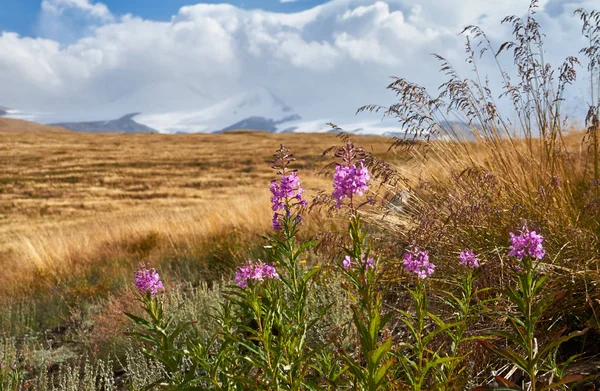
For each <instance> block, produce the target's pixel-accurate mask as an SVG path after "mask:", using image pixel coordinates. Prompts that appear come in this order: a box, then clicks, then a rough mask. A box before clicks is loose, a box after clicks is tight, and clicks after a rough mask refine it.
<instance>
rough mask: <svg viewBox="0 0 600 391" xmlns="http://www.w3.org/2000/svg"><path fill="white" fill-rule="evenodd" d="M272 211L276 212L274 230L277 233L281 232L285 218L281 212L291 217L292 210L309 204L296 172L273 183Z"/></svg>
mask: <svg viewBox="0 0 600 391" xmlns="http://www.w3.org/2000/svg"><path fill="white" fill-rule="evenodd" d="M271 194H272V196H271V204H272V205H271V209H272V210H273V211H274V212H275V213H274V214H273V221H272V222H273V229H274V230H275V231H279V230H281V221H280V217H281V216H283V215H282V214H281V213H278V212H279V211H283V212H285V215H286V216H288V217H289V216H290V214H291V211H290V208H292V207H294V206H301V207H305V206H307V205H308V203H307V202H306V201H305V200H304V198H303V197H302V194H304V189H302V188H301V187H300V178H299V177H298V174H297V173H296V172H292V173H291V174H290V175H283V176H282V177H281V179H280V180H279V183H277V181H275V180H272V181H271Z"/></svg>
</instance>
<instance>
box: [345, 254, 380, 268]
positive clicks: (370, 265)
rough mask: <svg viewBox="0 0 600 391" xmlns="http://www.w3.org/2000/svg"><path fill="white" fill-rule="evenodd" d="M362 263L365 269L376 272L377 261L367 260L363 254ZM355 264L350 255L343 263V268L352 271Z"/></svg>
mask: <svg viewBox="0 0 600 391" xmlns="http://www.w3.org/2000/svg"><path fill="white" fill-rule="evenodd" d="M360 262H361V263H362V264H363V265H364V267H365V269H372V270H375V260H374V259H373V258H367V257H366V256H365V254H362V255H361V257H360ZM354 264H355V261H353V260H352V257H350V255H346V257H345V258H344V260H343V261H342V267H343V268H344V269H346V270H348V269H351V268H352V267H353V266H354Z"/></svg>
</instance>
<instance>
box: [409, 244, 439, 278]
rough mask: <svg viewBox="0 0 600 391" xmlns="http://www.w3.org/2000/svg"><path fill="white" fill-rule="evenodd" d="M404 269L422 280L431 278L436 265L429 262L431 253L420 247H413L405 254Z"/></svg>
mask: <svg viewBox="0 0 600 391" xmlns="http://www.w3.org/2000/svg"><path fill="white" fill-rule="evenodd" d="M402 263H403V264H404V268H405V269H406V271H408V272H410V273H415V274H416V275H417V276H418V277H419V278H420V279H425V278H427V277H428V276H431V275H432V274H433V272H434V271H435V265H434V264H433V263H431V262H430V261H429V253H428V252H427V250H422V249H420V248H418V247H411V248H410V249H408V250H407V251H406V252H405V253H404V261H403V262H402Z"/></svg>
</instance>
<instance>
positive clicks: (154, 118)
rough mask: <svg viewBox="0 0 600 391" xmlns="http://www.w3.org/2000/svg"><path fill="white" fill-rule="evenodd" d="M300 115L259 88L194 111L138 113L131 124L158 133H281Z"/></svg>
mask: <svg viewBox="0 0 600 391" xmlns="http://www.w3.org/2000/svg"><path fill="white" fill-rule="evenodd" d="M300 119H301V118H300V116H299V115H298V114H297V113H295V112H294V111H293V110H292V108H290V107H289V106H288V105H286V104H285V102H283V101H282V100H281V99H280V98H279V97H277V96H276V95H274V94H273V93H272V92H270V91H269V90H267V89H264V88H261V89H257V90H253V91H249V92H244V93H241V94H238V95H235V96H233V97H231V98H227V99H224V100H222V101H220V102H218V103H216V104H212V105H209V106H207V107H204V108H201V109H198V110H178V111H164V112H158V113H142V114H141V115H139V116H138V117H136V118H135V121H136V122H138V123H141V124H144V125H146V126H149V127H150V128H153V129H157V130H158V131H160V132H161V133H199V132H202V133H214V132H221V131H227V130H232V129H253V130H266V131H269V132H273V133H275V132H278V131H281V130H282V129H283V128H284V127H285V124H286V123H287V122H290V121H298V120H300Z"/></svg>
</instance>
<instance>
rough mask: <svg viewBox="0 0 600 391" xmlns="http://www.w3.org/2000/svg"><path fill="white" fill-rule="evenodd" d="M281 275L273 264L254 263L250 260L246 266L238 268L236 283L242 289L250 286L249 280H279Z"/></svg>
mask: <svg viewBox="0 0 600 391" xmlns="http://www.w3.org/2000/svg"><path fill="white" fill-rule="evenodd" d="M277 278H279V274H277V270H275V267H274V266H273V264H267V263H263V262H262V261H260V260H259V262H258V263H252V262H251V261H250V260H248V263H247V264H246V265H245V266H241V267H238V270H237V272H236V273H235V283H236V284H238V285H239V286H240V287H241V288H246V287H247V286H248V280H252V281H264V280H265V279H277Z"/></svg>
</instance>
